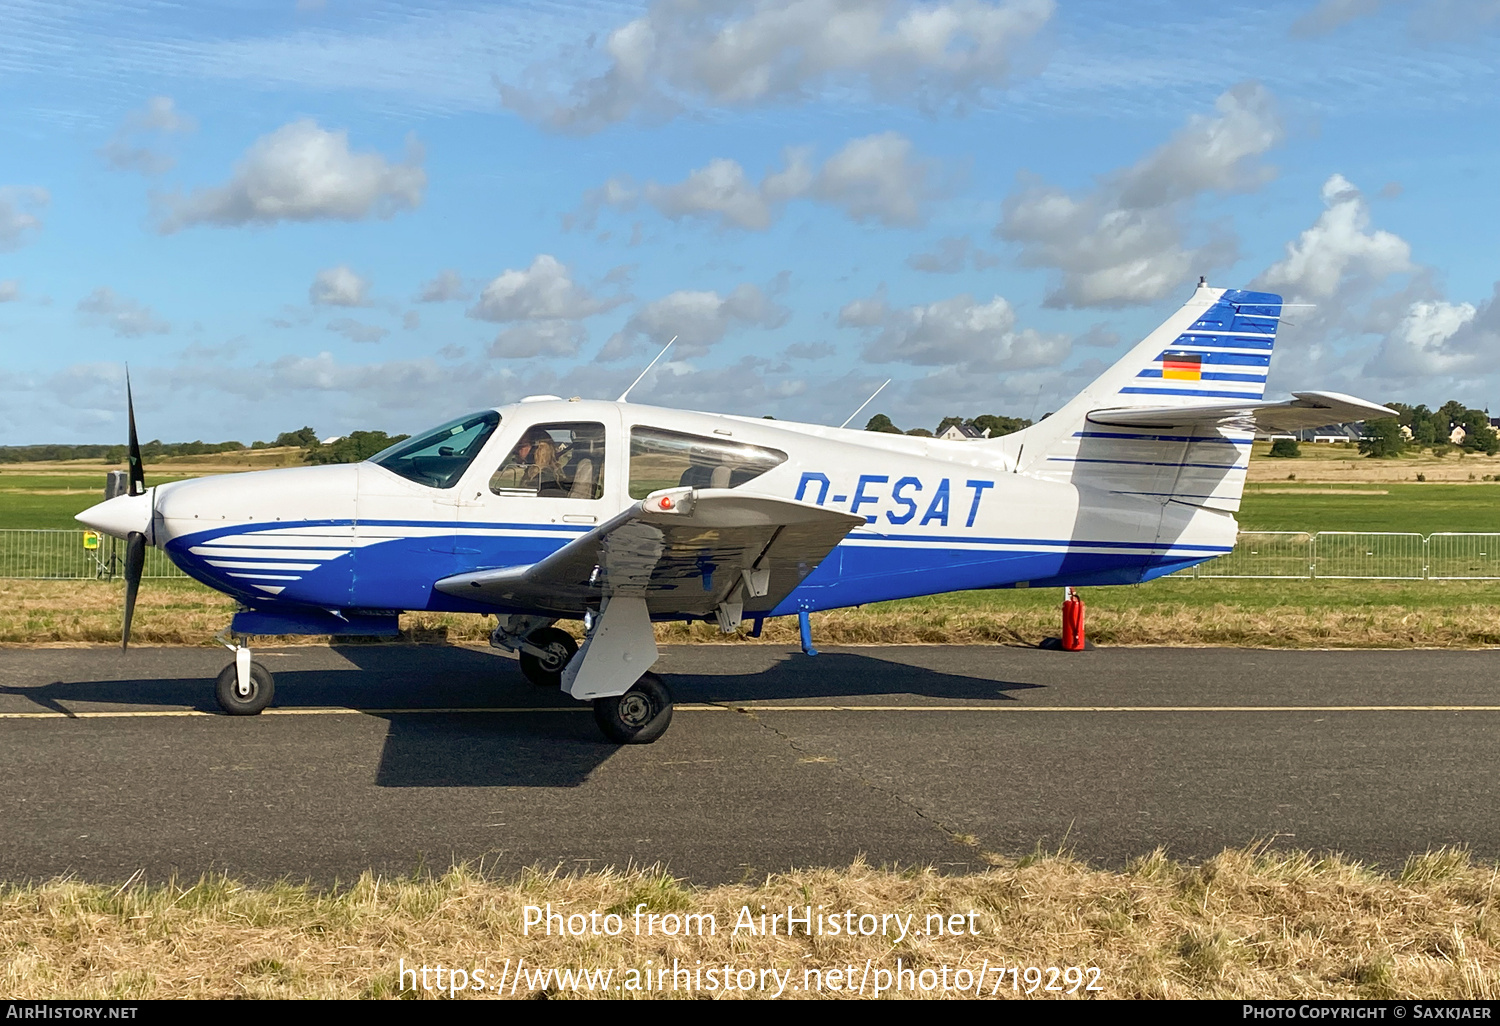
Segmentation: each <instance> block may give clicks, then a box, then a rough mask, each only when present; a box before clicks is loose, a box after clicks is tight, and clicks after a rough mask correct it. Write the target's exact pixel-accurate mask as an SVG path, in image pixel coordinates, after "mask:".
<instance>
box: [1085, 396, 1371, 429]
mask: <svg viewBox="0 0 1500 1026" xmlns="http://www.w3.org/2000/svg"><path fill="white" fill-rule="evenodd" d="M1292 395H1293V396H1294V398H1292V399H1288V400H1286V401H1284V402H1234V403H1196V404H1193V405H1191V406H1132V407H1125V408H1119V409H1107V410H1093V411H1091V412H1090V413H1089V415H1088V419H1089V421H1090V422H1092V423H1094V424H1106V425H1109V426H1112V427H1151V428H1175V427H1193V426H1196V425H1204V426H1207V425H1214V424H1222V425H1225V426H1227V427H1237V428H1242V429H1245V430H1249V429H1251V428H1255V429H1258V430H1261V431H1297V430H1301V429H1303V428H1316V427H1323V426H1324V425H1327V424H1345V423H1349V422H1352V421H1360V420H1377V419H1380V418H1383V417H1395V416H1399V414H1397V412H1396V411H1395V410H1389V409H1386V408H1385V407H1384V406H1378V405H1376V404H1375V403H1371V402H1366V401H1365V400H1363V399H1356V398H1355V397H1354V396H1352V395H1344V394H1342V393H1340V392H1293V393H1292Z"/></svg>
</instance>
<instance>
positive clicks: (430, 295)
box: [417, 270, 469, 303]
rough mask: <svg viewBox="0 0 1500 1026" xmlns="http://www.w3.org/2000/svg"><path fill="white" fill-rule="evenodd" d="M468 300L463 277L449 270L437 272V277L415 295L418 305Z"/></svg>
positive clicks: (467, 291)
mask: <svg viewBox="0 0 1500 1026" xmlns="http://www.w3.org/2000/svg"><path fill="white" fill-rule="evenodd" d="M468 298H469V290H468V288H467V287H466V286H465V285H464V279H463V275H461V274H459V273H458V272H457V271H451V270H449V271H439V272H438V274H437V277H436V278H433V279H432V280H431V281H429V282H428V283H427V284H425V285H423V286H422V291H421V292H419V293H418V294H417V302H419V303H447V302H451V301H453V300H455V299H468Z"/></svg>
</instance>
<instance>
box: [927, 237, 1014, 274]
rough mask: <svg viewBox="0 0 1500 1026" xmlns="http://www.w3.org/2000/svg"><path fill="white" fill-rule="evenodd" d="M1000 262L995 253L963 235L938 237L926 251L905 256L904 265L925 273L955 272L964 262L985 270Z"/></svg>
mask: <svg viewBox="0 0 1500 1026" xmlns="http://www.w3.org/2000/svg"><path fill="white" fill-rule="evenodd" d="M999 262H1000V258H999V257H997V256H996V255H995V254H993V253H990V252H987V251H985V250H983V249H980V248H979V247H978V246H976V245H974V244H973V243H972V242H971V241H970V240H969V238H968V236H965V235H955V236H950V237H948V238H944V239H938V240H937V244H936V245H935V246H934V247H933V248H932V249H931V250H929V251H928V252H925V253H913V254H912V255H911V256H909V257H907V258H906V266H907V267H910V268H911V269H912V270H914V271H924V272H926V273H927V274H957V273H958V272H959V271H962V270H963V269H964V266H965V265H966V264H972V265H973V267H974V269H975V270H980V271H982V270H985V269H987V268H990V267H994V266H995V265H996V264H998V263H999Z"/></svg>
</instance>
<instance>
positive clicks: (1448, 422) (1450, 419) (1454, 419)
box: [1438, 399, 1469, 435]
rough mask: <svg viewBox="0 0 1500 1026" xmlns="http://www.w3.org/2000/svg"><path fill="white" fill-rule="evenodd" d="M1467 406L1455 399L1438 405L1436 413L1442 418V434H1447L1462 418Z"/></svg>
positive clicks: (1467, 409) (1466, 411)
mask: <svg viewBox="0 0 1500 1026" xmlns="http://www.w3.org/2000/svg"><path fill="white" fill-rule="evenodd" d="M1468 412H1469V408H1468V407H1467V406H1465V405H1464V404H1463V403H1461V402H1459V401H1458V400H1457V399H1449V400H1448V401H1447V402H1445V403H1444V404H1443V405H1442V406H1439V407H1438V415H1439V416H1440V417H1441V418H1442V424H1443V434H1445V435H1446V434H1447V433H1448V432H1449V431H1450V430H1451V429H1452V428H1453V426H1454V425H1455V424H1457V423H1458V422H1459V421H1461V420H1463V419H1464V414H1466V413H1468Z"/></svg>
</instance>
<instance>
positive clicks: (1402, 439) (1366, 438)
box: [1359, 417, 1406, 459]
mask: <svg viewBox="0 0 1500 1026" xmlns="http://www.w3.org/2000/svg"><path fill="white" fill-rule="evenodd" d="M1405 450H1406V436H1405V435H1403V434H1402V433H1401V421H1399V420H1397V419H1396V418H1395V417H1382V418H1381V419H1380V420H1367V421H1365V425H1364V430H1363V431H1362V432H1361V434H1360V437H1359V451H1360V453H1361V454H1362V455H1365V456H1373V457H1375V458H1377V459H1382V458H1384V457H1387V456H1400V455H1401V453H1402V452H1404V451H1405Z"/></svg>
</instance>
